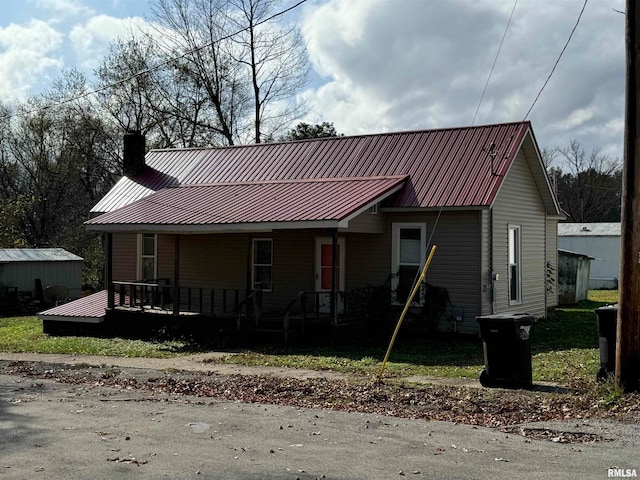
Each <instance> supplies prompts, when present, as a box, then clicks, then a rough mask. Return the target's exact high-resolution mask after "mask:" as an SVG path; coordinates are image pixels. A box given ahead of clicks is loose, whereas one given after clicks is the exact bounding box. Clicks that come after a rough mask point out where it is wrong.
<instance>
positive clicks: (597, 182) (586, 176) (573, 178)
mask: <svg viewBox="0 0 640 480" xmlns="http://www.w3.org/2000/svg"><path fill="white" fill-rule="evenodd" d="M543 160H544V162H545V165H547V168H548V171H549V175H550V177H551V180H552V183H554V184H555V186H556V190H557V196H558V200H559V202H560V206H561V207H562V209H563V210H564V211H565V212H566V213H567V214H568V215H569V219H570V220H571V221H574V222H606V221H620V202H621V198H622V197H621V195H622V192H621V189H622V167H621V165H620V163H619V162H618V161H615V160H612V159H611V158H609V157H608V156H607V155H604V154H602V153H601V152H600V149H599V148H594V149H593V150H592V151H591V153H589V154H587V152H585V150H584V149H583V148H582V146H581V145H580V143H579V142H577V141H576V140H573V141H571V142H570V143H569V145H568V146H567V147H564V148H556V149H554V150H547V149H545V150H543Z"/></svg>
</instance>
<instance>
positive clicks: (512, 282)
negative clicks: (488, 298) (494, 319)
mask: <svg viewBox="0 0 640 480" xmlns="http://www.w3.org/2000/svg"><path fill="white" fill-rule="evenodd" d="M520 240H521V235H520V226H519V225H509V304H510V305H513V304H518V303H522V269H521V251H522V248H521V243H520Z"/></svg>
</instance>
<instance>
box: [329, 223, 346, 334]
mask: <svg viewBox="0 0 640 480" xmlns="http://www.w3.org/2000/svg"><path fill="white" fill-rule="evenodd" d="M331 255H332V258H331V303H330V310H331V324H332V325H334V326H335V325H336V324H337V323H338V308H337V307H338V301H337V300H338V299H337V294H338V289H337V288H336V283H337V277H338V276H337V270H338V269H337V265H338V258H339V257H338V229H337V228H336V229H334V230H333V234H332V248H331ZM343 268H344V267H343Z"/></svg>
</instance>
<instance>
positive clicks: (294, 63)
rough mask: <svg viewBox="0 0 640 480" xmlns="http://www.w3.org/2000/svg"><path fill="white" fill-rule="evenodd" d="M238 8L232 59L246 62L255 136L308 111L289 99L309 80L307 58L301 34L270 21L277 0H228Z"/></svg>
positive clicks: (258, 138)
mask: <svg viewBox="0 0 640 480" xmlns="http://www.w3.org/2000/svg"><path fill="white" fill-rule="evenodd" d="M229 1H230V3H231V4H233V5H234V6H235V7H236V9H237V12H233V11H232V12H231V14H232V17H231V18H232V19H233V20H235V21H234V23H235V25H236V26H237V28H238V31H239V32H240V33H239V34H238V35H234V36H233V37H231V38H232V39H233V41H234V42H235V44H236V45H237V46H238V47H239V48H238V49H236V50H234V54H233V56H234V59H235V60H236V61H237V62H239V63H240V64H243V65H246V67H247V69H248V70H249V75H250V79H251V89H252V93H253V97H252V99H253V123H254V141H255V143H260V142H261V140H262V137H263V135H265V134H266V135H267V136H273V134H274V133H275V132H277V131H279V130H281V129H282V128H283V127H284V126H286V125H288V124H290V123H291V121H292V120H294V119H296V118H300V116H301V115H303V114H304V113H306V107H305V106H304V105H303V104H296V103H292V102H291V101H290V100H291V98H292V97H294V96H295V94H296V93H297V92H298V91H299V90H300V89H302V88H303V87H304V86H305V85H306V83H307V76H308V73H309V59H308V57H307V52H306V46H305V43H304V38H303V37H302V34H301V33H300V30H299V29H298V28H297V27H296V26H290V27H282V26H280V25H279V24H277V23H276V22H273V21H269V18H270V16H272V15H273V14H274V12H275V10H276V8H277V7H278V6H279V5H280V4H281V3H282V2H280V1H279V0H229Z"/></svg>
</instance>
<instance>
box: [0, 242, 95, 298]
mask: <svg viewBox="0 0 640 480" xmlns="http://www.w3.org/2000/svg"><path fill="white" fill-rule="evenodd" d="M82 261H83V259H82V258H81V257H79V256H78V255H74V254H73V253H71V252H68V251H67V250H65V249H63V248H3V249H0V290H3V291H5V292H6V293H7V295H16V296H17V297H18V298H25V297H26V298H33V299H40V298H41V297H43V296H44V295H45V292H46V293H49V294H50V295H49V298H48V299H45V301H46V300H48V301H49V303H55V302H56V301H57V300H68V299H76V298H80V297H81V296H82ZM47 289H49V290H48V291H47ZM61 296H64V297H65V298H58V297H61ZM53 297H55V298H53Z"/></svg>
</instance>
